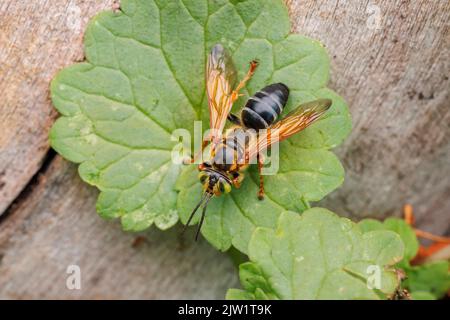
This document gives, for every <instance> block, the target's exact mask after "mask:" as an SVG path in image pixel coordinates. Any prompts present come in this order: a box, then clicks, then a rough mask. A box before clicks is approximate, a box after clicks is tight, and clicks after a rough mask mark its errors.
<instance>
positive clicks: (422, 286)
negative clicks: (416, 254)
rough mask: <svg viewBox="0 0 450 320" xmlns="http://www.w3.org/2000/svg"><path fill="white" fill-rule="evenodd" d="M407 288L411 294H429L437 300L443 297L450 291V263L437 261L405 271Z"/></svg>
mask: <svg viewBox="0 0 450 320" xmlns="http://www.w3.org/2000/svg"><path fill="white" fill-rule="evenodd" d="M405 271H406V275H407V279H406V280H405V286H406V287H407V288H408V289H409V290H410V291H411V292H413V293H414V292H417V291H421V292H428V293H429V294H431V295H433V296H434V297H436V298H441V297H443V296H444V295H445V294H446V293H447V291H449V290H450V263H449V262H448V261H437V262H431V263H426V264H422V265H418V266H412V267H410V268H408V269H406V270H405Z"/></svg>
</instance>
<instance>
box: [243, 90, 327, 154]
mask: <svg viewBox="0 0 450 320" xmlns="http://www.w3.org/2000/svg"><path fill="white" fill-rule="evenodd" d="M331 104H332V101H331V100H330V99H319V100H315V101H311V102H307V103H304V104H301V105H300V106H298V107H297V108H296V109H295V110H293V111H291V112H290V113H289V114H288V115H287V116H286V117H285V118H283V119H282V120H280V121H278V122H276V123H275V124H273V125H272V126H271V127H270V128H268V129H267V130H265V131H262V132H260V133H259V137H258V139H256V138H255V139H252V140H251V141H250V143H249V145H248V148H247V152H248V155H247V159H248V160H250V159H253V158H254V157H255V156H256V155H257V154H258V152H261V151H263V150H265V149H267V148H268V147H270V146H271V145H272V144H274V143H276V142H280V141H283V140H285V139H287V138H289V137H290V136H292V135H294V134H296V133H297V132H300V131H301V130H303V129H305V128H307V127H308V126H309V125H311V124H312V123H313V122H315V121H316V120H317V119H319V118H320V117H321V116H322V115H323V114H324V113H325V112H326V111H327V110H328V109H329V108H330V107H331Z"/></svg>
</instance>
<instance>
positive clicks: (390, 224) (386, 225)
mask: <svg viewBox="0 0 450 320" xmlns="http://www.w3.org/2000/svg"><path fill="white" fill-rule="evenodd" d="M358 225H359V227H360V228H361V230H362V231H363V232H368V231H374V230H391V231H394V232H395V233H397V234H398V235H399V236H400V238H401V239H402V241H403V243H404V245H405V255H404V257H403V260H402V262H401V265H402V266H409V261H411V260H412V259H413V258H414V257H415V256H416V254H417V251H418V250H419V241H418V240H417V237H416V234H415V233H414V230H413V229H412V228H411V226H410V225H409V224H407V223H406V222H405V221H404V220H402V219H397V218H388V219H386V220H384V222H380V221H377V220H373V219H364V220H361V221H360V222H359V223H358Z"/></svg>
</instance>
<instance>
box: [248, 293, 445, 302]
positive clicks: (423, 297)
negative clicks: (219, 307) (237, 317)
mask: <svg viewBox="0 0 450 320" xmlns="http://www.w3.org/2000/svg"><path fill="white" fill-rule="evenodd" d="M411 299H412V300H436V299H437V298H436V296H434V295H433V294H432V293H430V292H428V291H414V292H411ZM242 300H244V299H242Z"/></svg>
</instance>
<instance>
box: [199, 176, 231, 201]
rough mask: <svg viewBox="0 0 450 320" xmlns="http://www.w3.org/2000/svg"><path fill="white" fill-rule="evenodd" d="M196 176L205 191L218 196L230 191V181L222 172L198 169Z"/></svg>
mask: <svg viewBox="0 0 450 320" xmlns="http://www.w3.org/2000/svg"><path fill="white" fill-rule="evenodd" d="M198 177H199V179H200V183H201V184H202V186H203V191H204V192H205V193H209V194H212V195H215V196H216V197H218V196H220V195H221V194H223V193H229V192H230V191H231V181H230V179H229V178H228V177H226V176H225V175H223V174H222V173H219V172H217V171H214V170H203V171H200V173H199V175H198Z"/></svg>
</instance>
